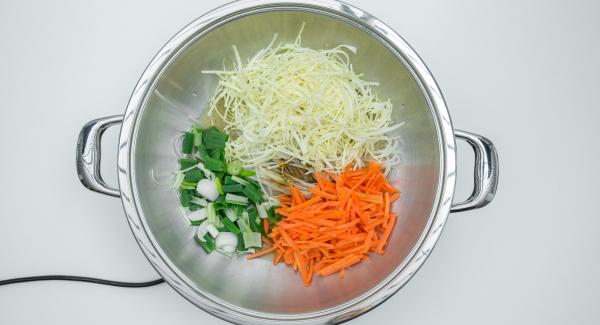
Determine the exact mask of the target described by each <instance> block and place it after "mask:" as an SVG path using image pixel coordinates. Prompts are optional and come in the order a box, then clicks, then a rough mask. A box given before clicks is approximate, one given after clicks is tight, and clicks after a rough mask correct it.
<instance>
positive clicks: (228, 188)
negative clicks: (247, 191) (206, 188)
mask: <svg viewBox="0 0 600 325" xmlns="http://www.w3.org/2000/svg"><path fill="white" fill-rule="evenodd" d="M222 188H223V192H224V193H240V192H242V190H243V189H244V187H243V186H242V184H231V185H223V186H222Z"/></svg>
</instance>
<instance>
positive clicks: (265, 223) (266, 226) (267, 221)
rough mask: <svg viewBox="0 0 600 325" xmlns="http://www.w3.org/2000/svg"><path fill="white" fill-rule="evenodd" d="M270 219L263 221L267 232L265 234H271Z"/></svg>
mask: <svg viewBox="0 0 600 325" xmlns="http://www.w3.org/2000/svg"><path fill="white" fill-rule="evenodd" d="M269 226H270V225H269V219H263V228H264V230H265V234H268V233H269Z"/></svg>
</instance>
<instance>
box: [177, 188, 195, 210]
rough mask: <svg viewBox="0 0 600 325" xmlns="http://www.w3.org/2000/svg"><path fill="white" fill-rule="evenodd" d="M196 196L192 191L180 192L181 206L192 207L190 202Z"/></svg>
mask: <svg viewBox="0 0 600 325" xmlns="http://www.w3.org/2000/svg"><path fill="white" fill-rule="evenodd" d="M193 196H194V195H193V194H192V192H191V191H190V190H182V191H180V192H179V200H180V202H181V206H183V207H184V208H187V207H189V206H190V202H191V200H192V197H193Z"/></svg>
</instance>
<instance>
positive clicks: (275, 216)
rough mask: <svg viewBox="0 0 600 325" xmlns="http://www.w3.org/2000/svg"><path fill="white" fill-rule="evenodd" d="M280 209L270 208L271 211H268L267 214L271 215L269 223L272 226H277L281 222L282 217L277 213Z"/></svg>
mask: <svg viewBox="0 0 600 325" xmlns="http://www.w3.org/2000/svg"><path fill="white" fill-rule="evenodd" d="M277 208H278V207H274V206H273V207H270V208H269V210H267V214H268V215H269V222H270V223H271V224H272V225H275V224H277V223H278V222H279V221H281V215H279V214H278V213H276V212H275V209H277Z"/></svg>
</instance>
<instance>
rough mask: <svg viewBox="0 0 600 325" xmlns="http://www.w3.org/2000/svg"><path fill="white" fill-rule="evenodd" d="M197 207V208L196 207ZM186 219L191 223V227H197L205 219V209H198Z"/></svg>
mask: <svg viewBox="0 0 600 325" xmlns="http://www.w3.org/2000/svg"><path fill="white" fill-rule="evenodd" d="M197 207H199V206H198V205H197ZM187 217H188V219H189V220H190V222H191V223H192V225H194V226H199V225H200V224H201V223H202V221H203V220H204V219H206V209H198V210H196V211H193V212H192V213H190V214H189V215H188V216H187Z"/></svg>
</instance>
